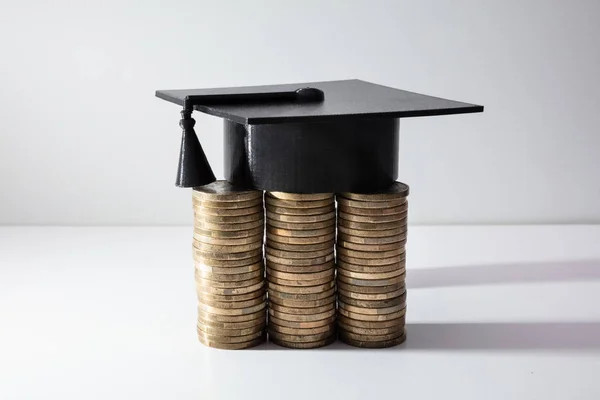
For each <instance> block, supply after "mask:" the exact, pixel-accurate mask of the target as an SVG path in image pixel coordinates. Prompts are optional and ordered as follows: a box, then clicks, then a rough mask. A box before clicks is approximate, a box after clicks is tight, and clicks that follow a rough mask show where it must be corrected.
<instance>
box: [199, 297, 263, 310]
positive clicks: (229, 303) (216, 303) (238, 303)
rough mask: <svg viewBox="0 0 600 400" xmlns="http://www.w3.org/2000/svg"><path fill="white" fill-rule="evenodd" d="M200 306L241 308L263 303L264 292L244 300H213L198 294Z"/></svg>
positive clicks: (225, 308)
mask: <svg viewBox="0 0 600 400" xmlns="http://www.w3.org/2000/svg"><path fill="white" fill-rule="evenodd" d="M198 300H199V304H200V307H203V308H204V306H208V307H213V308H220V309H223V310H229V309H232V310H233V309H241V308H250V307H253V306H257V305H259V304H261V303H265V302H266V301H267V295H266V293H265V294H263V295H262V296H260V297H257V298H254V299H250V300H244V301H213V300H211V299H209V298H208V297H204V296H198Z"/></svg>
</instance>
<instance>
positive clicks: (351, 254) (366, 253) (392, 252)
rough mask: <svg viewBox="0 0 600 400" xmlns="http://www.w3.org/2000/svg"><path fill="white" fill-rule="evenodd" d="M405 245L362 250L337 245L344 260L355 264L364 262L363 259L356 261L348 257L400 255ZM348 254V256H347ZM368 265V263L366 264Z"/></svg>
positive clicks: (367, 257)
mask: <svg viewBox="0 0 600 400" xmlns="http://www.w3.org/2000/svg"><path fill="white" fill-rule="evenodd" d="M404 251H405V249H404V246H402V247H397V248H395V249H393V250H382V251H361V250H352V249H348V248H346V247H344V246H337V254H338V255H339V256H341V258H343V259H344V260H347V261H349V262H352V263H354V264H359V265H360V264H363V263H364V262H363V261H359V262H354V261H352V260H351V259H348V258H347V257H354V258H366V259H382V258H390V257H393V256H399V255H400V254H404ZM346 256H347V257H346ZM365 265H366V264H365Z"/></svg>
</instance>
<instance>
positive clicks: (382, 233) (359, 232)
mask: <svg viewBox="0 0 600 400" xmlns="http://www.w3.org/2000/svg"><path fill="white" fill-rule="evenodd" d="M406 231H407V226H406V225H404V226H401V227H397V228H392V229H381V230H371V231H368V230H365V229H352V228H348V227H345V226H343V225H340V226H338V232H339V234H340V235H342V234H343V235H345V236H347V237H350V236H353V237H362V238H381V237H394V236H399V235H403V234H404V235H406Z"/></svg>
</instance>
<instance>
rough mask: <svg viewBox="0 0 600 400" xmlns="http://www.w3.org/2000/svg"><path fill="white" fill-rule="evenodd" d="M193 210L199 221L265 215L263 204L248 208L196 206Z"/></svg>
mask: <svg viewBox="0 0 600 400" xmlns="http://www.w3.org/2000/svg"><path fill="white" fill-rule="evenodd" d="M192 209H193V211H194V213H195V214H196V218H198V219H204V217H238V216H242V215H253V214H260V215H262V214H263V206H262V204H257V205H255V206H251V207H246V208H210V207H203V206H201V205H196V204H194V205H193V207H192ZM251 221H253V220H251Z"/></svg>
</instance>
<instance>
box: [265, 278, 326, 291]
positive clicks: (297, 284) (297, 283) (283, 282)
mask: <svg viewBox="0 0 600 400" xmlns="http://www.w3.org/2000/svg"><path fill="white" fill-rule="evenodd" d="M334 281H335V278H333V277H329V278H321V279H314V280H310V281H305V280H288V279H279V278H275V277H273V276H269V275H267V282H269V283H274V284H276V285H280V286H285V287H294V288H301V287H315V286H320V285H324V284H326V283H329V282H334Z"/></svg>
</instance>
